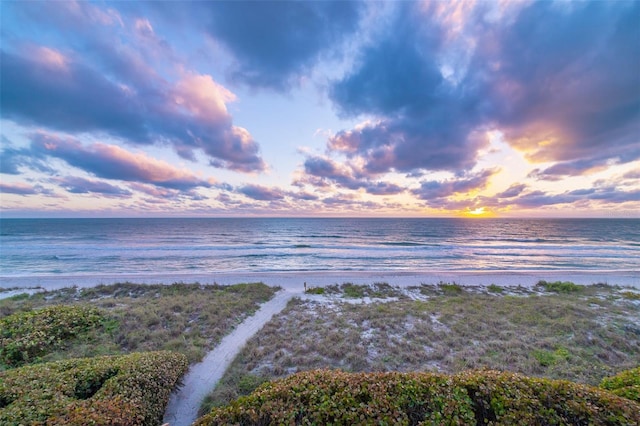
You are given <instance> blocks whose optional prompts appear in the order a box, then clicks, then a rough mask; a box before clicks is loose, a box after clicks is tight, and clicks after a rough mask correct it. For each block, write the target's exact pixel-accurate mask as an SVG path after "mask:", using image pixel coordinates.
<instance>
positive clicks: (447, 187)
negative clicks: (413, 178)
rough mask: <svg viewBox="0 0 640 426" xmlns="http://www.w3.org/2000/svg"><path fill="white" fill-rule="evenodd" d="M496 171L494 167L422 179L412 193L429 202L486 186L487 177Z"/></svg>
mask: <svg viewBox="0 0 640 426" xmlns="http://www.w3.org/2000/svg"><path fill="white" fill-rule="evenodd" d="M498 171H499V170H496V169H488V170H483V171H481V172H478V173H473V174H468V175H466V176H464V177H460V178H454V179H446V180H439V181H438V180H431V181H424V182H422V183H421V184H420V188H418V189H414V190H413V191H412V193H413V194H414V195H415V196H417V197H418V198H420V199H422V200H426V201H429V202H434V200H437V199H439V198H447V197H450V196H452V195H455V194H466V193H468V192H471V191H475V190H480V189H484V188H486V186H487V184H488V183H489V179H490V178H491V177H492V176H493V175H495V174H496V173H498Z"/></svg>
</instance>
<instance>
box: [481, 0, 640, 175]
mask: <svg viewBox="0 0 640 426" xmlns="http://www.w3.org/2000/svg"><path fill="white" fill-rule="evenodd" d="M639 21H640V4H638V3H637V2H583V3H582V2H571V3H566V4H562V3H556V2H533V3H531V4H530V5H528V6H527V7H524V8H522V10H521V12H520V13H519V14H518V15H517V17H516V19H515V20H514V21H513V22H512V23H509V24H508V25H504V26H502V27H499V28H498V29H497V30H491V31H486V32H485V34H487V37H485V38H484V39H483V40H481V43H479V44H478V46H479V50H478V52H477V56H476V60H475V61H474V66H478V67H482V64H494V66H493V68H492V69H491V71H492V78H491V80H490V81H489V88H490V90H489V95H490V96H491V98H492V103H493V105H494V111H495V115H494V119H495V121H496V123H497V124H498V125H499V126H500V127H501V128H502V129H503V131H504V133H505V139H506V140H507V141H508V142H509V143H510V144H512V145H513V146H515V147H517V148H519V149H521V150H523V151H525V152H526V154H527V157H528V158H529V159H531V160H533V161H566V162H569V163H567V164H565V166H566V168H565V170H564V172H563V173H567V174H569V175H575V174H582V173H584V172H585V171H588V170H589V169H590V168H591V167H592V166H593V165H594V164H596V163H598V162H600V163H603V162H604V161H606V160H608V159H618V160H619V161H620V162H629V161H633V160H634V159H637V158H639V157H640V141H639V140H638V134H640V73H638V69H640V37H638V30H637V23H638V22H639ZM483 29H484V30H489V28H487V27H486V26H485V27H484V28H483ZM488 47H491V50H490V49H489V48H488ZM480 69H482V68H480ZM484 69H485V72H488V71H489V70H488V69H487V67H486V65H485V66H484ZM576 160H581V161H576ZM560 168H563V166H558V168H557V169H556V170H551V171H550V173H549V174H562V173H561V172H560V170H559V169H560Z"/></svg>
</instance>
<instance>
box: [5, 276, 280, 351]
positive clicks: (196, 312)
mask: <svg viewBox="0 0 640 426" xmlns="http://www.w3.org/2000/svg"><path fill="white" fill-rule="evenodd" d="M275 291H276V289H274V288H272V287H268V286H266V285H264V284H259V283H258V284H238V285H234V286H216V285H214V286H211V285H207V286H204V285H199V284H172V285H136V284H129V283H123V284H114V285H109V286H98V287H93V288H85V289H78V288H67V289H61V290H56V291H53V292H46V293H37V294H34V295H32V296H28V297H26V296H23V295H18V296H14V297H12V298H8V299H4V300H0V318H1V317H3V316H6V315H9V314H12V313H14V312H19V311H27V310H31V309H34V308H38V307H42V306H48V305H74V304H89V305H92V306H96V307H98V308H100V309H102V310H104V311H105V312H106V316H107V318H108V319H107V321H105V322H104V324H103V325H102V326H101V327H99V328H98V329H95V330H94V331H93V332H91V333H89V334H88V335H87V336H86V337H85V338H83V339H80V340H78V341H75V342H74V343H73V344H72V345H70V346H68V347H66V348H65V349H63V350H59V351H56V352H53V353H51V354H49V355H47V356H46V357H43V358H42V359H41V360H40V361H51V360H58V359H66V358H72V357H90V356H96V355H111V354H121V353H129V352H141V351H156V350H173V351H177V352H180V353H183V354H185V355H187V357H188V359H189V361H190V362H195V361H198V360H200V359H201V358H202V357H203V356H204V354H205V353H206V352H207V351H208V350H210V349H211V348H212V347H213V346H215V345H216V344H217V343H218V342H219V341H220V339H221V338H222V337H223V336H224V335H226V334H228V333H229V332H230V331H231V330H232V329H233V327H235V326H236V325H237V324H239V323H240V322H241V321H242V320H243V319H244V318H246V317H247V316H249V315H250V314H251V313H253V312H254V311H256V310H257V309H258V307H259V304H260V303H262V302H265V301H267V300H269V299H270V298H271V297H272V296H273V294H274V293H275Z"/></svg>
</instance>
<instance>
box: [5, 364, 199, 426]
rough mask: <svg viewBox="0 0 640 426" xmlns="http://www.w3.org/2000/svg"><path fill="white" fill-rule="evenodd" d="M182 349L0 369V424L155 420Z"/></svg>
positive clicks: (180, 367)
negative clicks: (179, 350)
mask: <svg viewBox="0 0 640 426" xmlns="http://www.w3.org/2000/svg"><path fill="white" fill-rule="evenodd" d="M187 367H188V363H187V359H186V357H185V356H184V355H181V354H177V353H172V352H147V353H135V354H131V355H124V356H115V357H96V358H84V359H70V360H65V361H57V362H51V363H45V364H37V365H30V366H25V367H21V368H16V369H13V370H8V371H5V372H2V373H0V424H33V425H45V424H46V425H107V424H117V425H123V426H133V425H154V426H156V425H158V424H160V423H161V420H162V416H163V413H164V409H165V406H166V404H167V401H168V399H169V394H170V393H171V390H172V389H173V387H174V386H175V385H176V383H178V380H179V379H180V377H181V376H182V375H183V374H184V372H185V371H186V370H187Z"/></svg>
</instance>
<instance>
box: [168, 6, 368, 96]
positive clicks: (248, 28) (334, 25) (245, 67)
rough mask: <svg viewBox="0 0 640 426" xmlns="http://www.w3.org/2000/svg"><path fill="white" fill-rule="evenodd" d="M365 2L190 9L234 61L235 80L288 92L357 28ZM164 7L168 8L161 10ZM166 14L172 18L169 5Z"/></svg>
mask: <svg viewBox="0 0 640 426" xmlns="http://www.w3.org/2000/svg"><path fill="white" fill-rule="evenodd" d="M363 5H364V3H361V2H355V1H348V2H344V1H321V2H280V1H261V2H206V3H200V4H198V6H199V7H196V8H195V9H194V11H195V13H197V14H199V15H200V17H201V19H202V20H204V21H206V24H205V30H206V31H207V32H208V33H209V34H210V35H211V36H212V37H213V38H214V39H215V40H216V41H221V42H222V43H223V44H224V45H225V46H226V47H227V48H228V49H229V51H230V52H231V54H232V55H234V56H235V58H236V60H237V63H236V64H235V66H234V67H233V68H232V70H231V77H232V79H235V80H236V81H239V82H243V83H246V84H248V85H250V86H253V87H266V88H272V89H276V90H286V89H288V88H290V87H291V86H295V85H297V84H296V83H295V80H296V79H297V78H299V77H300V76H301V75H303V74H304V73H306V72H307V71H308V68H310V67H311V66H312V65H314V63H315V62H316V61H317V60H318V58H319V57H320V56H321V55H322V54H323V53H326V52H331V53H332V54H335V51H336V46H338V45H339V44H340V43H341V42H342V41H343V40H344V39H345V37H346V36H347V35H351V34H353V33H354V32H355V30H356V29H357V24H358V21H359V18H360V14H361V13H360V11H361V9H362V7H363ZM163 6H166V5H163ZM168 6H169V8H168V9H167V12H168V13H170V14H171V13H173V12H172V9H173V7H171V5H168Z"/></svg>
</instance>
